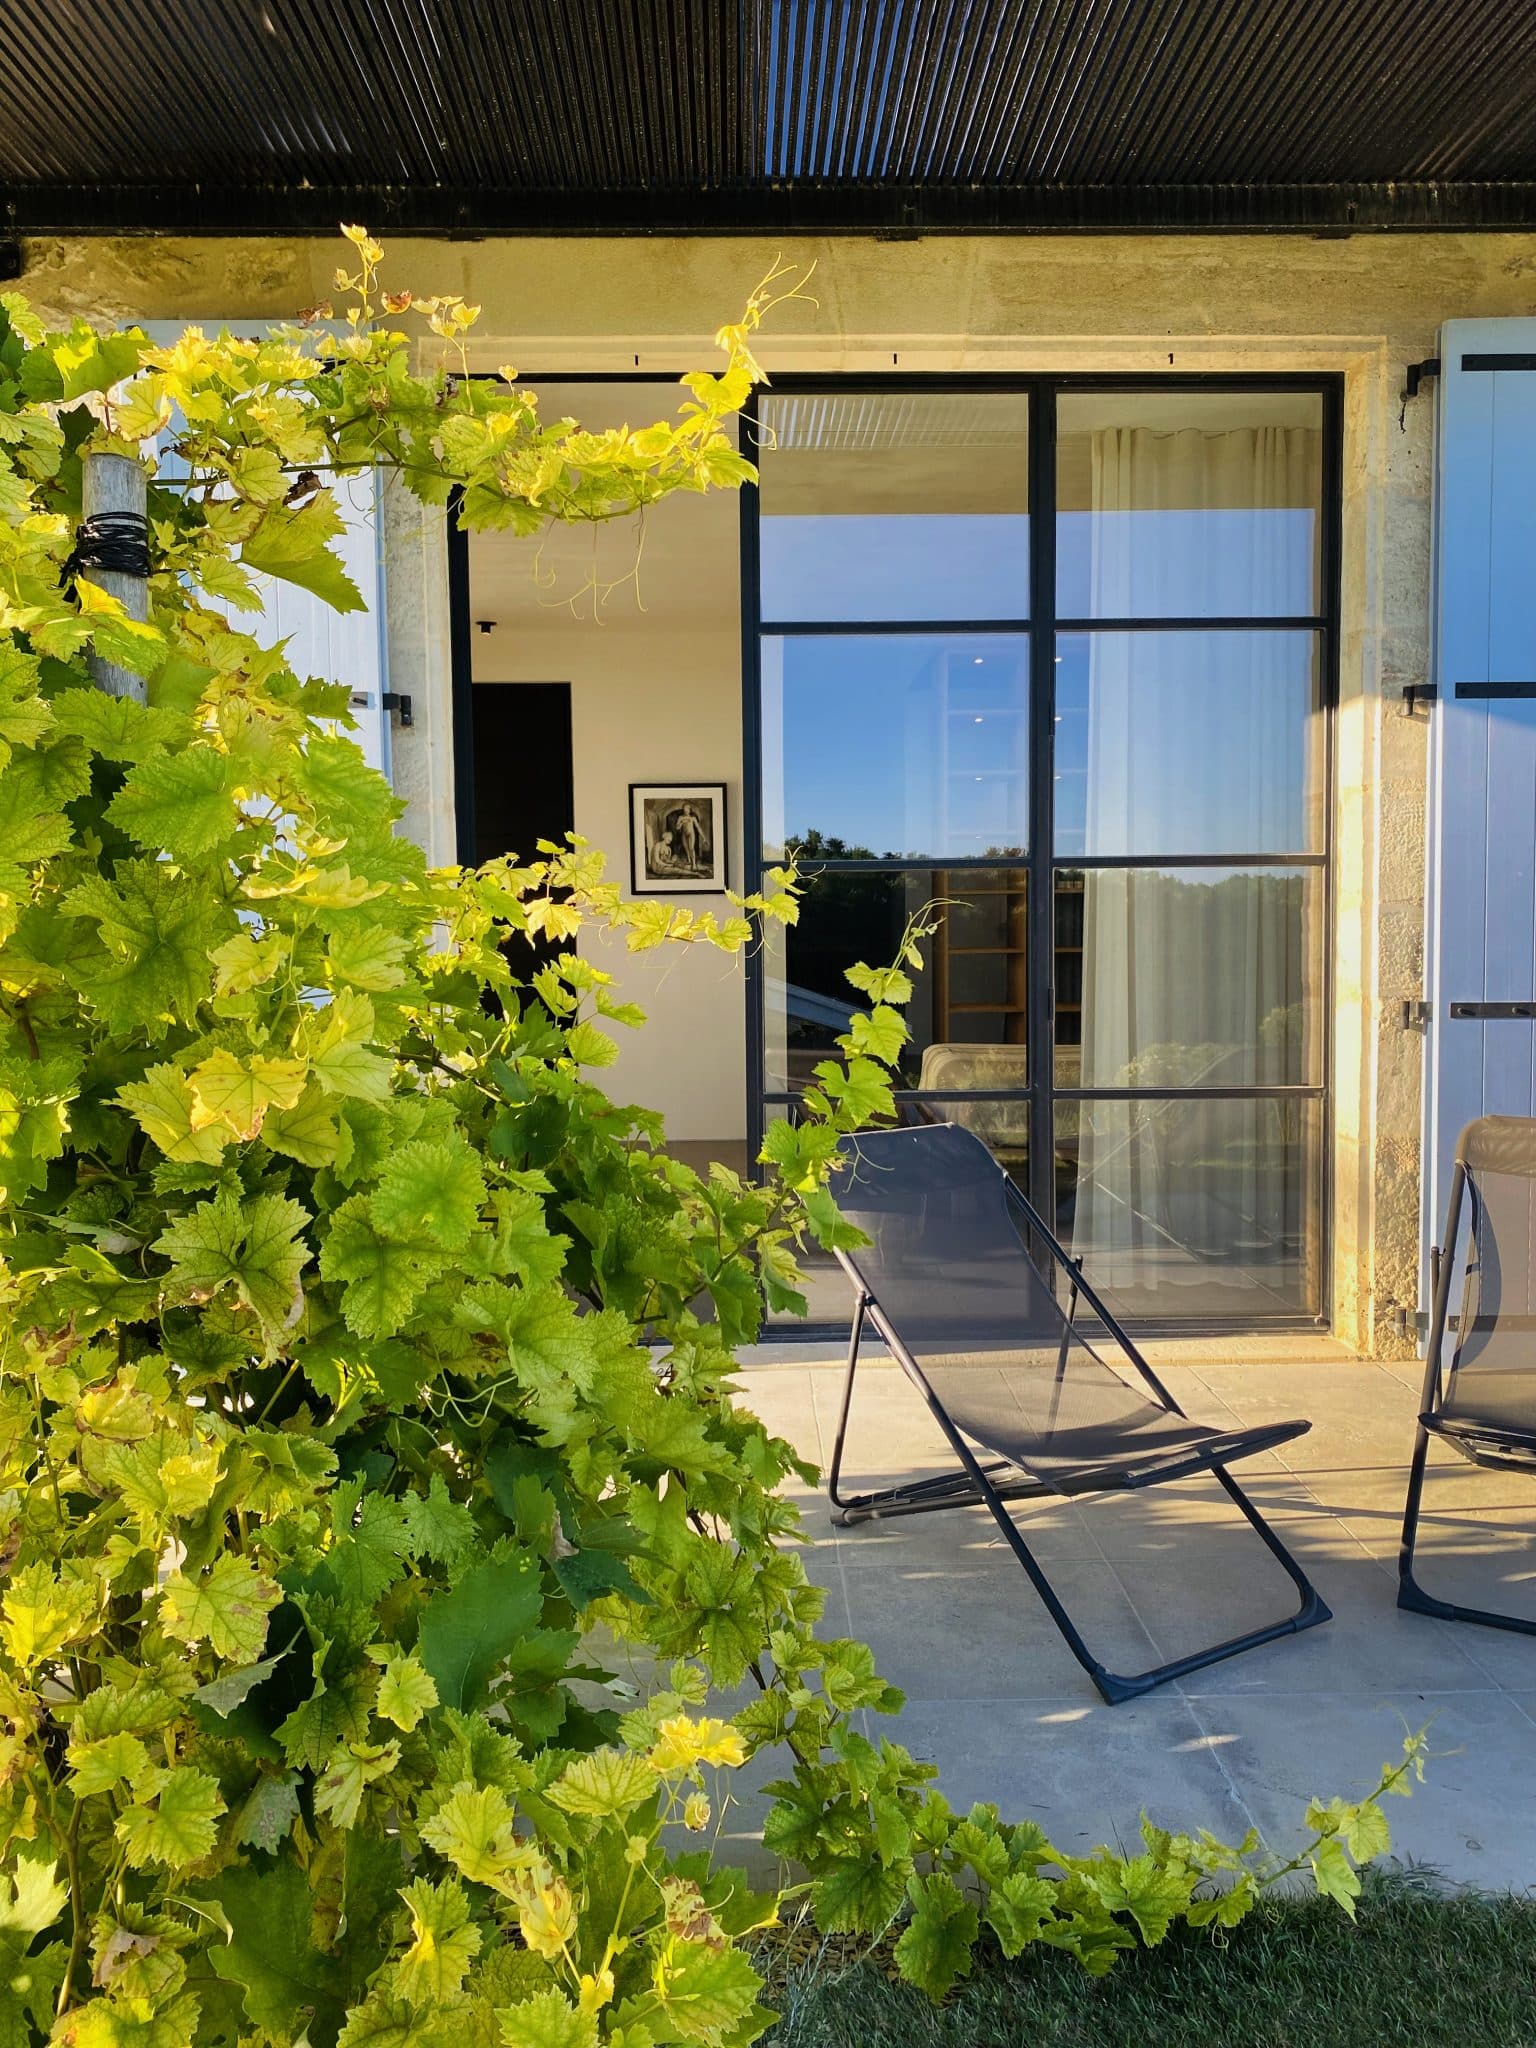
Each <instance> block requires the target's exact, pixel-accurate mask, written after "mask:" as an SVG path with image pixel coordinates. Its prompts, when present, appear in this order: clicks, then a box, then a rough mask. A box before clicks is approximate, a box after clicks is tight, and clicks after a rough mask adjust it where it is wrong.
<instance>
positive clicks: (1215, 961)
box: [1074, 426, 1320, 1313]
mask: <svg viewBox="0 0 1536 2048" xmlns="http://www.w3.org/2000/svg"><path fill="white" fill-rule="evenodd" d="M1319 458H1320V448H1319V436H1318V434H1317V432H1316V431H1315V430H1313V429H1311V428H1307V427H1289V426H1267V427H1248V428H1236V429H1229V430H1223V431H1219V432H1203V431H1199V430H1196V429H1185V430H1180V431H1175V432H1160V431H1156V430H1154V429H1150V428H1139V427H1109V428H1102V429H1097V430H1095V431H1094V432H1093V434H1092V437H1091V474H1092V501H1091V504H1092V513H1093V520H1092V551H1091V579H1092V580H1091V608H1092V614H1093V616H1094V617H1096V618H1104V619H1110V618H1140V619H1145V618H1148V617H1154V618H1156V617H1162V618H1193V619H1198V618H1209V617H1221V616H1225V617H1229V618H1241V617H1245V616H1254V617H1259V618H1263V617H1266V616H1268V617H1275V616H1285V615H1295V614H1298V613H1304V612H1309V611H1311V610H1312V609H1313V600H1312V596H1311V593H1312V590H1313V588H1314V575H1313V551H1314V549H1315V547H1316V527H1317V521H1316V518H1315V516H1314V508H1315V507H1316V505H1317V502H1318V476H1319ZM1311 659H1312V653H1311V644H1310V639H1309V636H1306V635H1302V634H1299V633H1292V634H1285V633H1279V632H1275V631H1273V630H1266V629H1263V628H1254V629H1250V630H1243V631H1232V630H1215V631H1212V630H1194V631H1189V630H1182V631H1181V630H1163V631H1153V632H1147V631H1142V632H1134V633H1119V634H1116V633H1112V632H1110V633H1104V632H1096V633H1094V634H1093V635H1092V637H1091V641H1090V665H1089V708H1088V746H1087V776H1088V781H1087V807H1086V848H1085V850H1086V851H1087V853H1089V854H1090V855H1095V854H1097V855H1120V856H1132V857H1136V858H1137V859H1138V860H1142V859H1144V860H1145V861H1146V862H1147V866H1146V868H1144V869H1142V868H1138V869H1119V870H1115V869H1098V870H1095V869H1091V868H1090V869H1089V870H1088V871H1087V874H1086V877H1085V904H1084V935H1083V1049H1082V1069H1083V1075H1082V1077H1083V1082H1084V1085H1086V1086H1091V1087H1099V1088H1122V1087H1129V1088H1147V1087H1154V1088H1155V1087H1172V1088H1178V1087H1181V1086H1182V1087H1191V1086H1199V1085H1202V1084H1203V1085H1207V1086H1213V1085H1222V1086H1242V1085H1246V1084H1251V1083H1254V1082H1262V1081H1265V1080H1270V1081H1277V1080H1300V1079H1303V1078H1310V1074H1309V1073H1308V1072H1307V1071H1306V1059H1307V1054H1308V1051H1309V1047H1308V1045H1307V1043H1306V1040H1307V1037H1308V1036H1309V1034H1310V1032H1311V1030H1312V1028H1313V1027H1312V1025H1311V1022H1310V1020H1309V1018H1308V1009H1309V1005H1308V1004H1307V1003H1306V1002H1305V1001H1304V1000H1302V997H1303V995H1304V993H1305V992H1306V988H1307V985H1308V984H1309V983H1310V979H1311V977H1310V975H1309V974H1308V972H1307V957H1306V947H1307V937H1308V935H1307V933H1306V932H1305V930H1304V927H1305V925H1306V922H1307V920H1308V918H1309V917H1310V916H1311V915H1312V914H1313V913H1312V911H1311V909H1310V907H1309V906H1307V905H1306V903H1305V901H1304V897H1303V878H1302V877H1301V876H1300V875H1298V874H1297V873H1295V872H1294V871H1290V872H1286V871H1282V870H1271V871H1269V873H1267V874H1266V873H1265V872H1264V871H1263V870H1250V871H1249V872H1248V873H1247V874H1238V873H1235V872H1232V871H1223V870H1220V869H1211V868H1203V869H1202V868H1186V869H1183V870H1182V871H1181V870H1178V869H1176V868H1175V869H1173V870H1171V871H1169V870H1162V871H1159V870H1158V868H1157V863H1158V861H1159V859H1166V858H1168V857H1169V856H1177V855H1179V854H1189V853H1218V852H1219V853H1228V852H1230V853H1231V854H1233V855H1234V856H1241V854H1243V853H1255V852H1266V853H1279V852H1295V851H1300V850H1302V849H1304V848H1308V847H1310V846H1311V845H1312V844H1313V836H1314V835H1313V833H1312V831H1311V830H1310V829H1309V824H1310V820H1309V818H1308V816H1307V811H1306V807H1307V805H1308V804H1309V803H1310V802H1311V801H1312V800H1313V793H1312V784H1313V778H1312V777H1311V776H1310V775H1309V774H1308V772H1307V753H1306V750H1307V748H1308V746H1309V745H1310V744H1311V735H1310V733H1309V730H1308V728H1309V723H1310V718H1309V714H1310V707H1311V697H1312V681H1311ZM1238 865H1240V862H1239V861H1238V860H1236V859H1235V860H1234V868H1236V867H1237V866H1238ZM1289 1113H1290V1112H1289V1111H1288V1110H1287V1108H1286V1107H1285V1106H1281V1105H1276V1104H1275V1103H1274V1102H1272V1101H1262V1100H1260V1101H1249V1102H1230V1103H1210V1102H1204V1103H1202V1102H1198V1101H1197V1102H1187V1101H1186V1102H1183V1103H1180V1102H1167V1103H1164V1102H1140V1103H1138V1102H1130V1103H1102V1102H1100V1103H1084V1104H1083V1105H1082V1114H1081V1118H1080V1124H1081V1129H1080V1136H1079V1181H1078V1194H1077V1206H1076V1215H1075V1225H1074V1244H1075V1248H1076V1249H1077V1250H1078V1251H1079V1252H1080V1253H1086V1254H1087V1256H1088V1257H1089V1259H1090V1260H1091V1267H1090V1270H1091V1271H1092V1272H1093V1273H1094V1274H1095V1275H1096V1276H1097V1277H1098V1280H1099V1282H1100V1284H1101V1285H1103V1286H1105V1287H1107V1288H1109V1289H1110V1290H1112V1291H1117V1292H1121V1293H1126V1294H1130V1293H1134V1294H1135V1295H1136V1296H1137V1297H1138V1299H1139V1300H1140V1301H1142V1302H1143V1303H1144V1305H1145V1306H1147V1307H1149V1308H1153V1309H1165V1310H1166V1311H1167V1312H1170V1313H1173V1312H1177V1311H1178V1308H1179V1301H1178V1294H1177V1293H1176V1292H1173V1291H1172V1290H1181V1291H1188V1290H1190V1289H1191V1288H1196V1287H1198V1288H1200V1289H1201V1290H1202V1291H1203V1292H1206V1293H1208V1292H1209V1291H1210V1287H1211V1282H1212V1280H1213V1278H1214V1279H1218V1281H1219V1286H1220V1289H1221V1291H1222V1292H1223V1293H1225V1292H1226V1291H1227V1290H1228V1289H1231V1288H1237V1289H1239V1290H1252V1289H1255V1288H1258V1287H1261V1286H1265V1285H1267V1284H1271V1283H1270V1282H1268V1281H1266V1277H1265V1273H1264V1268H1265V1267H1266V1265H1268V1266H1271V1267H1273V1265H1274V1263H1275V1261H1276V1260H1277V1259H1279V1260H1282V1261H1283V1260H1284V1259H1286V1258H1287V1257H1289V1258H1292V1259H1294V1256H1295V1252H1296V1238H1297V1236H1298V1216H1297V1213H1296V1206H1295V1205H1296V1201H1297V1199H1298V1191H1297V1187H1296V1184H1295V1175H1294V1172H1292V1171H1290V1170H1288V1168H1289V1167H1291V1166H1292V1165H1293V1164H1294V1162H1295V1156H1296V1155H1295V1147H1296V1142H1297V1140H1298V1138H1299V1133H1298V1132H1288V1131H1287V1129H1286V1122H1285V1120H1286V1117H1287V1115H1288V1114H1289ZM1213 1267H1214V1268H1217V1269H1219V1271H1217V1272H1213ZM1278 1277H1279V1276H1278V1275H1273V1276H1272V1278H1274V1279H1278ZM1299 1278H1300V1276H1299V1275H1297V1274H1293V1275H1292V1276H1291V1278H1290V1280H1289V1282H1288V1283H1284V1284H1285V1285H1286V1286H1287V1289H1288V1291H1289V1289H1294V1288H1295V1287H1296V1286H1297V1284H1298V1282H1299ZM1157 1297H1161V1299H1160V1300H1159V1299H1157ZM1190 1306H1191V1307H1193V1303H1191V1304H1190ZM1233 1306H1234V1307H1235V1306H1236V1304H1235V1303H1234V1304H1233ZM1255 1306H1257V1304H1255Z"/></svg>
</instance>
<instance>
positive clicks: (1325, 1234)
mask: <svg viewBox="0 0 1536 2048" xmlns="http://www.w3.org/2000/svg"><path fill="white" fill-rule="evenodd" d="M1212 390H1217V391H1242V390H1248V391H1254V392H1260V391H1272V392H1304V393H1308V394H1310V395H1313V396H1315V397H1317V398H1318V399H1319V401H1320V410H1321V421H1322V451H1321V452H1322V462H1321V472H1322V486H1321V488H1322V500H1321V504H1320V507H1319V519H1320V533H1319V551H1318V565H1319V567H1318V573H1319V588H1318V592H1317V598H1318V604H1319V609H1318V611H1317V612H1315V613H1313V614H1308V615H1304V616H1286V617H1278V616H1269V617H1251V616H1246V615H1231V616H1221V617H1215V616H1213V617H1205V618H1141V619H1118V618H1097V619H1083V618H1078V617H1069V616H1065V615H1063V616H1058V614H1057V610H1056V594H1057V593H1056V404H1057V399H1058V397H1059V396H1060V395H1062V394H1064V393H1076V392H1089V391H1096V392H1102V393H1107V394H1114V395H1116V396H1121V395H1123V396H1125V397H1128V398H1129V397H1133V396H1135V395H1136V394H1138V393H1146V392H1160V393H1167V392H1169V391H1188V392H1195V391H1212ZM840 392H841V393H852V392H872V393H873V392H891V393H902V392H928V393H939V392H944V393H947V392H955V393H964V392H991V393H1015V394H1020V395H1024V396H1026V397H1027V398H1028V401H1029V411H1028V434H1029V446H1028V450H1027V471H1028V479H1029V494H1028V505H1027V508H1026V509H1027V512H1028V519H1029V524H1028V546H1029V563H1028V587H1029V595H1030V603H1029V617H1028V618H1027V619H1024V620H1017V619H1015V620H1005V619H972V620H902V621H891V622H888V623H885V622H881V621H870V620H858V621H854V620H848V621H830V620H793V619H788V620H786V619H765V618H764V616H763V613H762V584H761V575H760V547H759V543H760V522H761V516H762V514H761V503H760V492H759V489H758V487H757V486H756V485H748V486H746V487H745V488H744V489H743V491H742V498H741V595H742V754H743V759H742V779H743V795H744V800H745V801H744V824H745V838H744V844H745V848H746V859H747V873H748V881H749V883H751V882H753V881H755V879H756V877H757V876H758V875H759V874H760V873H761V872H762V871H763V869H764V868H765V867H766V866H769V865H772V864H773V858H774V857H772V856H768V855H765V853H764V848H763V823H764V819H763V786H764V776H763V767H764V760H763V726H762V661H761V653H762V645H763V641H764V639H765V638H766V637H769V636H785V637H788V636H790V635H795V634H806V635H811V634H814V635H819V636H824V637H835V636H836V635H837V634H839V633H859V634H864V635H869V636H876V635H880V634H894V633H915V632H926V633H929V634H933V635H940V634H943V633H945V632H964V631H970V632H981V631H988V632H1001V631H1010V630H1011V631H1014V632H1017V633H1021V634H1024V635H1026V636H1027V638H1028V644H1029V678H1030V699H1029V704H1030V710H1029V734H1030V767H1029V825H1030V831H1029V852H1028V854H1027V855H1025V856H1020V857H1018V858H1016V859H1001V858H999V857H998V856H997V855H995V854H994V855H989V856H985V857H976V858H971V859H965V858H951V859H946V860H936V859H929V860H923V861H918V860H913V861H906V860H878V861H846V862H844V861H839V862H836V863H824V862H818V863H816V864H815V867H814V869H813V868H812V867H810V866H808V867H807V869H806V872H807V873H810V872H813V871H818V870H819V869H820V868H821V867H823V866H835V867H836V868H837V870H838V871H839V872H849V873H852V872H858V871H861V870H862V871H865V872H871V871H884V872H896V873H907V872H913V871H915V870H918V869H924V868H927V869H934V868H944V869H954V870H963V869H965V868H967V867H974V868H978V869H982V868H987V869H1009V870H1019V871H1024V872H1026V873H1027V878H1028V879H1027V897H1028V918H1027V930H1028V941H1027V946H1028V950H1027V963H1028V982H1027V994H1026V1001H1027V1027H1026V1043H1027V1047H1028V1075H1029V1080H1028V1085H1027V1086H1026V1087H1024V1088H1020V1089H1006V1090H1003V1089H985V1090H982V1089H978V1090H975V1091H965V1095H964V1099H966V1100H968V1101H974V1102H984V1101H1010V1102H1020V1103H1023V1104H1026V1105H1027V1115H1028V1129H1029V1134H1030V1142H1029V1159H1028V1189H1029V1194H1030V1197H1031V1199H1032V1200H1033V1201H1034V1202H1035V1204H1036V1206H1037V1207H1038V1208H1039V1209H1040V1211H1041V1213H1042V1214H1044V1215H1046V1216H1048V1217H1050V1218H1052V1219H1054V1218H1055V1216H1056V1213H1057V1201H1056V1155H1055V1136H1056V1113H1055V1112H1056V1105H1057V1104H1058V1103H1062V1102H1074V1101H1138V1100H1142V1101H1168V1100H1186V1099H1187V1100H1189V1101H1199V1100H1222V1099H1236V1100H1243V1101H1252V1100H1269V1099H1279V1100H1286V1099H1291V1098H1296V1099H1301V1100H1307V1101H1315V1102H1317V1103H1318V1104H1319V1108H1318V1111H1317V1116H1318V1119H1319V1124H1320V1138H1319V1144H1318V1156H1317V1161H1316V1168H1315V1170H1316V1173H1317V1175H1318V1182H1319V1184H1318V1185H1317V1186H1316V1188H1315V1189H1313V1190H1312V1191H1311V1192H1312V1195H1313V1199H1315V1201H1316V1203H1317V1217H1318V1252H1317V1257H1318V1272H1317V1285H1316V1297H1317V1298H1316V1308H1315V1311H1312V1310H1307V1309H1302V1310H1299V1311H1297V1312H1295V1313H1290V1314H1285V1313H1276V1314H1275V1315H1271V1316H1265V1317H1264V1318H1262V1321H1263V1323H1264V1326H1265V1327H1275V1326H1281V1327H1284V1326H1287V1325H1289V1326H1292V1327H1303V1328H1306V1327H1319V1326H1325V1325H1326V1324H1327V1323H1328V1321H1329V1318H1330V1315H1331V1310H1332V1264H1331V1260H1330V1259H1329V1257H1328V1255H1327V1253H1328V1246H1329V1243H1330V1240H1331V1231H1332V1213H1333V1168H1334V1147H1333V1131H1332V1116H1331V1104H1332V1096H1333V1049H1334V1015H1333V1006H1334V975H1333V964H1334V963H1333V956H1334V947H1333V945H1332V943H1331V935H1332V933H1333V930H1334V916H1335V894H1334V892H1335V879H1336V878H1335V860H1334V852H1335V800H1334V791H1335V775H1336V724H1337V720H1336V716H1335V714H1336V711H1337V707H1338V701H1339V659H1340V630H1341V617H1340V612H1341V597H1342V576H1341V562H1342V524H1343V463H1342V449H1343V401H1344V378H1343V376H1342V375H1341V374H1339V373H1337V372H1334V373H1326V372H1317V373H1308V372H1295V373H1291V372H1262V373H1248V374H1243V373H1234V374H1230V375H1228V374H1223V373H1220V372H1214V371H1197V372H1187V371H1186V372H1175V371H1169V372H1167V373H1166V374H1158V373H1146V372H1143V373H1139V374H1135V373H1133V374H1125V375H1121V374H1116V373H1113V372H1094V373H1090V374H1083V375H1066V374H1062V375H1047V374H1036V373H1011V372H970V373H946V372H913V373H907V372H899V371H896V370H892V371H889V372H880V371H875V372H872V373H870V374H868V375H858V374H851V373H802V374H799V375H794V374H788V373H786V374H784V375H782V376H778V377H776V378H775V380H774V384H773V388H772V391H771V393H769V394H766V395H767V396H768V397H769V398H776V397H791V396H797V395H800V394H802V393H805V394H814V393H831V394H836V393H840ZM741 431H742V446H743V449H744V450H745V451H746V452H747V453H748V454H752V455H755V453H756V450H757V445H758V432H759V400H758V396H757V394H754V396H753V398H752V399H751V400H750V401H749V403H748V406H747V408H746V409H745V412H744V415H743V420H742V430H741ZM1222 630H1226V631H1229V632H1230V631H1254V630H1269V631H1285V630H1290V631H1308V632H1311V633H1314V634H1315V635H1316V636H1317V644H1318V664H1317V668H1318V675H1317V689H1318V696H1317V705H1316V715H1318V716H1319V717H1320V718H1321V720H1322V733H1321V744H1320V763H1319V767H1320V776H1321V788H1320V791H1319V801H1320V806H1321V815H1322V833H1321V836H1320V841H1319V844H1318V846H1317V848H1316V850H1315V851H1308V852H1302V853H1286V854H1274V855H1262V854H1261V855H1253V854H1250V853H1244V852H1241V851H1236V850H1234V851H1233V852H1231V853H1219V854H1206V855H1183V856H1169V855H1157V856H1147V855H1099V856H1086V855H1072V856H1068V855H1063V854H1060V853H1058V852H1057V849H1056V830H1055V826H1056V820H1055V803H1054V746H1055V723H1054V717H1055V687H1054V685H1055V665H1054V656H1055V653H1056V651H1057V641H1058V636H1059V635H1061V634H1064V633H1074V634H1084V635H1087V634H1093V633H1109V632H1119V633H1127V632H1131V633H1139V632H1170V631H1183V632H1200V633H1205V632H1219V631H1222ZM1202 866H1206V867H1227V868H1230V867H1244V868H1258V867H1265V866H1276V867H1279V866H1284V867H1307V868H1312V867H1315V868H1317V869H1319V870H1320V871H1321V880H1322V887H1321V891H1320V899H1321V900H1320V904H1319V912H1318V914H1319V916H1320V917H1321V918H1322V920H1323V943H1322V956H1323V957H1322V969H1321V987H1320V990H1319V996H1318V1000H1319V1002H1320V1005H1321V1017H1320V1068H1319V1072H1320V1074H1321V1079H1320V1080H1319V1081H1317V1082H1316V1083H1292V1084H1271V1085H1268V1086H1262V1085H1255V1086H1215V1087H1202V1086H1195V1087H1189V1088H1181V1089H1172V1088H1150V1089H1137V1088H1093V1087H1072V1088H1063V1087H1058V1086H1057V1085H1056V1079H1055V1014H1054V1008H1055V979H1056V975H1055V958H1054V954H1055V937H1056V925H1055V917H1056V910H1055V898H1056V884H1057V877H1058V874H1059V873H1060V872H1063V871H1066V872H1077V873H1081V872H1084V871H1086V870H1088V869H1094V868H1147V867H1156V868H1159V869H1163V868H1170V869H1183V868H1199V867H1202ZM766 979H767V978H766V975H765V972H764V966H763V961H762V958H761V955H760V953H759V952H758V951H756V950H754V952H753V953H752V954H751V955H750V956H749V959H748V962H747V1001H746V1007H747V1016H746V1036H747V1105H746V1108H747V1116H746V1125H747V1142H748V1158H749V1160H750V1159H755V1158H756V1156H757V1154H758V1152H759V1150H760V1149H761V1145H762V1136H763V1131H764V1129H765V1127H766V1124H767V1122H768V1120H769V1117H770V1116H771V1115H774V1114H778V1113H782V1112H783V1111H784V1110H785V1109H792V1108H793V1105H794V1101H795V1098H794V1096H793V1095H792V1094H790V1093H788V1092H783V1091H777V1090H770V1089H769V1088H768V1087H767V1086H766V1082H767V1031H766V1008H765V999H766ZM895 1094H896V1100H897V1101H898V1102H899V1103H902V1102H929V1101H933V1102H940V1101H943V1100H951V1101H952V1100H956V1099H959V1094H960V1092H959V1091H954V1090H950V1091H940V1092H937V1093H935V1092H932V1091H927V1090H919V1089H909V1088H902V1089H898V1090H896V1091H895ZM1250 1322H1251V1319H1249V1318H1242V1319H1238V1318H1220V1317H1214V1316H1213V1317H1204V1318H1200V1319H1198V1320H1184V1319H1181V1320H1180V1321H1179V1322H1178V1323H1177V1324H1172V1323H1170V1324H1169V1325H1168V1326H1169V1327H1177V1328H1179V1329H1182V1330H1189V1329H1193V1328H1200V1327H1209V1328H1213V1329H1223V1328H1226V1329H1230V1328H1241V1327H1248V1326H1249V1325H1250ZM1143 1326H1145V1327H1149V1328H1156V1327H1159V1319H1150V1318H1149V1319H1144V1321H1143Z"/></svg>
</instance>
